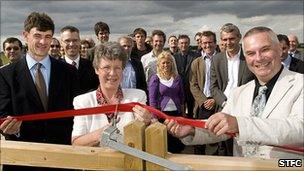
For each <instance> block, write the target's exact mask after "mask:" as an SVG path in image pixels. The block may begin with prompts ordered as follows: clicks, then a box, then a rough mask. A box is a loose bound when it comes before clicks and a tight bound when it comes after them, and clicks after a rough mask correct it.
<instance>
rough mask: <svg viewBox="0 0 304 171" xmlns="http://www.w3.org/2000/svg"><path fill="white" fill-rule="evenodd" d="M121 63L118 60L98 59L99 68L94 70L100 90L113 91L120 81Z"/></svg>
mask: <svg viewBox="0 0 304 171" xmlns="http://www.w3.org/2000/svg"><path fill="white" fill-rule="evenodd" d="M122 71H123V66H122V61H121V60H119V59H115V60H109V59H105V58H102V59H100V63H99V67H98V68H95V72H96V74H97V75H98V78H99V83H100V86H101V88H102V89H104V90H109V91H115V90H117V89H118V87H119V84H120V82H121V79H122Z"/></svg>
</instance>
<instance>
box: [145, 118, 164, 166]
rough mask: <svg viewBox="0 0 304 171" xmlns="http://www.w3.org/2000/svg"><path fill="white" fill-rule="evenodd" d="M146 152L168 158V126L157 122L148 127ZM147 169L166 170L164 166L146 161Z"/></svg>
mask: <svg viewBox="0 0 304 171" xmlns="http://www.w3.org/2000/svg"><path fill="white" fill-rule="evenodd" d="M145 132H146V138H145V139H146V152H148V153H150V154H154V155H156V156H160V157H162V158H166V155H167V153H168V150H167V128H166V126H165V125H163V124H161V123H159V122H156V123H154V124H152V125H150V126H149V127H148V128H147V129H146V131H145ZM146 170H165V168H164V167H161V166H158V165H156V164H153V163H150V162H146Z"/></svg>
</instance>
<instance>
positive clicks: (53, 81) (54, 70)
mask: <svg viewBox="0 0 304 171" xmlns="http://www.w3.org/2000/svg"><path fill="white" fill-rule="evenodd" d="M50 59H51V74H50V85H49V100H48V109H52V104H54V102H53V101H54V99H56V97H57V96H60V94H59V93H60V91H59V90H61V89H60V84H61V83H62V82H64V80H62V79H61V78H60V75H61V71H62V70H61V68H60V67H58V65H57V64H56V62H57V61H55V60H56V59H52V58H50Z"/></svg>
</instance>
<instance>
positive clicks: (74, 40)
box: [63, 39, 80, 44]
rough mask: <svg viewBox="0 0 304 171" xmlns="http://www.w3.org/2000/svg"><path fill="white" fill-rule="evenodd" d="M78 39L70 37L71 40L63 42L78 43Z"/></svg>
mask: <svg viewBox="0 0 304 171" xmlns="http://www.w3.org/2000/svg"><path fill="white" fill-rule="evenodd" d="M79 41H80V40H79V39H72V40H63V43H65V44H70V43H72V42H73V43H78V42H79Z"/></svg>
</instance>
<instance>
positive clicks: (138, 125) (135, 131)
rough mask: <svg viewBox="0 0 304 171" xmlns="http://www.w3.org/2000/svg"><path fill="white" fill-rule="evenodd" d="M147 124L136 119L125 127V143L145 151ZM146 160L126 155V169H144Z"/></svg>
mask: <svg viewBox="0 0 304 171" xmlns="http://www.w3.org/2000/svg"><path fill="white" fill-rule="evenodd" d="M145 129H146V125H145V124H144V123H143V122H140V121H138V120H135V121H133V122H131V123H130V124H128V125H126V126H125V127H124V144H125V145H128V146H130V147H133V148H136V149H139V150H142V151H144V150H145V148H144V145H145V143H144V141H145V139H144V137H145V134H144V133H145ZM144 162H145V161H144V160H141V159H139V158H137V157H134V156H130V155H125V159H124V167H125V170H144V167H145V165H144V164H145V163H144Z"/></svg>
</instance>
